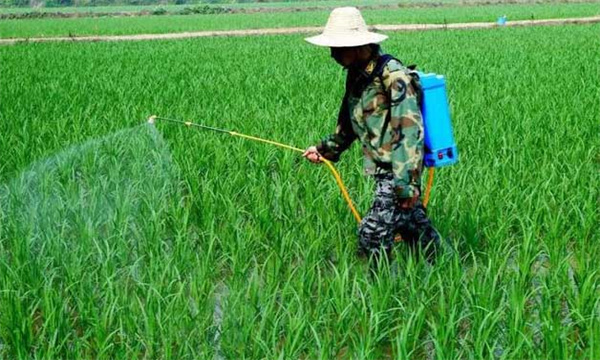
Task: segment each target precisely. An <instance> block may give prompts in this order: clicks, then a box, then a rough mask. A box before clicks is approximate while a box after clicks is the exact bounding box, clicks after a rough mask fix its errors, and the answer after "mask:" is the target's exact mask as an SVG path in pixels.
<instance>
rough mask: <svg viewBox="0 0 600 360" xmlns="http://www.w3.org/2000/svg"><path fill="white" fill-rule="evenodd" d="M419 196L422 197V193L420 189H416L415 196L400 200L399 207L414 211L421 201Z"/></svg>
mask: <svg viewBox="0 0 600 360" xmlns="http://www.w3.org/2000/svg"><path fill="white" fill-rule="evenodd" d="M419 196H421V191H419V188H415V191H414V195H413V196H412V197H409V198H403V199H398V205H399V206H400V208H401V209H412V208H413V207H415V205H416V204H417V201H419Z"/></svg>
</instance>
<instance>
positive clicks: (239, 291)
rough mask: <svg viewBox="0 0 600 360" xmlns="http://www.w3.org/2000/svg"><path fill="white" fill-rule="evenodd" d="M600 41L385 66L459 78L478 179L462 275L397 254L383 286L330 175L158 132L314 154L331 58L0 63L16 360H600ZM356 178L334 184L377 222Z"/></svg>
mask: <svg viewBox="0 0 600 360" xmlns="http://www.w3.org/2000/svg"><path fill="white" fill-rule="evenodd" d="M599 30H600V27H599V26H598V25H593V26H585V25H582V26H565V27H539V28H502V29H490V30H480V31H439V32H428V33H410V34H408V33H403V34H392V36H391V38H390V39H389V40H388V41H387V42H386V43H384V45H385V46H384V49H385V50H387V51H389V52H391V53H393V54H395V55H397V56H398V57H399V58H400V59H403V60H404V61H405V62H406V63H416V64H418V65H419V66H420V68H421V69H423V70H425V71H433V72H438V73H442V74H445V75H446V76H447V79H448V89H449V98H450V101H451V108H452V116H453V122H454V128H455V135H456V140H457V144H458V146H459V147H460V151H461V159H460V163H459V164H458V165H456V166H453V167H450V168H444V169H440V170H439V171H438V172H437V173H436V182H435V185H434V189H433V194H432V201H431V203H430V207H429V214H430V215H431V217H432V219H433V221H434V222H435V224H436V226H437V227H438V229H439V230H440V231H441V233H442V234H443V235H444V236H446V237H447V238H448V239H451V240H453V242H454V243H455V244H456V247H457V251H458V256H456V257H452V256H446V257H442V258H440V259H439V262H438V263H437V264H436V265H434V266H431V267H430V266H427V265H426V264H423V263H422V262H420V261H416V260H415V258H414V257H412V256H410V255H409V254H407V252H406V249H405V247H404V246H403V245H402V244H400V245H399V246H398V248H397V262H396V265H394V266H392V267H391V268H388V267H387V266H385V265H384V266H383V267H382V269H381V274H380V276H378V277H377V278H370V277H369V275H368V271H367V264H365V263H364V262H362V261H361V260H359V259H357V258H356V257H355V250H356V224H355V222H354V220H353V218H352V215H351V214H350V212H349V211H348V209H347V207H346V204H345V203H344V202H343V200H342V199H341V197H340V194H339V190H338V189H337V187H336V185H335V183H334V182H333V181H332V179H331V175H330V174H329V173H328V172H327V170H326V169H325V168H322V167H318V166H314V165H312V164H309V163H308V162H306V161H305V160H304V159H301V158H300V157H299V156H298V155H297V154H295V153H293V152H286V151H283V150H280V149H275V148H272V147H270V146H266V145H263V144H256V143H252V142H247V141H244V140H241V139H237V138H232V137H228V136H226V135H222V134H214V133H209V132H202V131H196V130H192V129H190V128H187V127H180V126H173V125H168V124H163V123H160V122H158V123H157V129H158V132H159V133H160V134H162V135H163V136H164V140H160V138H159V137H158V134H157V133H153V132H151V131H150V130H149V128H148V127H147V126H139V124H140V123H142V122H144V121H145V119H146V118H147V117H148V116H149V115H150V114H158V115H163V116H170V117H176V118H180V119H185V120H187V119H193V120H195V121H198V122H201V123H203V124H206V125H211V126H218V127H222V128H228V129H234V130H236V131H239V132H242V133H247V134H252V135H259V136H262V137H266V138H270V139H273V140H276V141H281V142H285V143H289V144H292V145H295V146H298V147H305V146H308V145H311V144H314V143H315V142H316V141H317V140H318V139H319V138H321V137H322V136H323V135H324V134H327V133H328V132H330V131H332V130H333V127H334V122H335V120H334V119H335V115H336V112H337V106H338V104H339V101H340V97H341V95H342V87H343V73H342V71H341V69H340V68H339V67H338V66H337V65H336V64H334V62H333V61H332V60H331V59H330V58H329V53H328V51H327V49H322V48H317V47H311V46H310V45H308V44H306V43H305V42H304V41H303V40H302V36H265V37H252V38H206V39H195V40H186V41H154V42H127V43H85V44H84V43H60V44H21V45H16V46H12V47H2V48H0V63H1V64H3V65H2V66H1V67H0V79H3V80H2V81H3V86H2V87H0V133H1V134H3V136H1V137H0V153H1V154H7V155H5V156H3V161H2V162H0V182H1V183H3V184H4V185H3V187H2V189H3V190H2V192H1V194H2V200H1V202H0V204H1V205H0V209H1V215H0V289H2V290H1V291H0V309H2V311H0V344H1V346H0V358H107V359H131V358H164V359H197V358H214V357H215V356H214V355H215V353H220V354H221V355H222V357H223V358H227V359H243V358H246V359H263V358H266V359H277V358H283V359H288V358H291V359H296V358H306V359H331V358H335V357H336V356H337V357H339V358H345V359H346V358H348V359H349V358H360V359H362V358H365V359H366V358H416V359H426V358H432V357H433V358H435V357H437V358H493V357H498V358H506V359H514V358H527V359H534V358H539V359H543V358H590V359H594V358H598V357H599V356H600V353H599V349H598V347H597V344H598V343H599V342H600V335H599V334H600V321H599V316H600V313H599V311H600V309H599V306H600V303H599V301H598V298H599V296H598V295H599V292H598V291H599V290H598V289H599V286H600V272H598V270H597V261H596V254H598V253H599V252H600V245H599V244H600V241H599V240H600V238H599V236H598V232H597V225H598V222H599V214H598V207H597V199H598V196H599V193H598V188H597V186H595V185H596V184H598V181H599V180H600V179H599V173H598V168H597V166H598V161H599V159H598V154H597V119H598V116H599V114H600V104H599V103H598V101H597V99H598V96H597V95H598V93H599V92H600V84H599V83H598V79H597V77H595V75H596V74H597V69H598V67H599V66H600V63H599V59H598V56H597V53H596V49H597V48H598V47H599V46H600V43H599V38H598V37H597V34H598V31H599ZM573 64H577V66H573ZM123 129H125V130H123ZM119 131H122V132H120V133H119ZM115 133H116V134H115ZM163 141H164V142H163ZM69 149H70V150H69ZM65 151H66V152H65ZM57 154H58V155H57ZM65 154H67V155H68V156H67V155H65ZM361 160H362V159H361V153H360V149H359V148H358V147H357V146H356V145H355V146H354V147H353V148H352V149H351V150H349V152H348V153H347V154H344V155H343V157H342V160H341V163H340V164H339V165H338V168H339V169H340V172H341V174H342V176H343V177H344V180H345V181H346V183H347V185H348V187H349V189H350V191H351V195H352V197H353V198H354V199H355V201H356V202H357V205H358V208H359V209H360V211H361V212H364V211H365V210H366V209H367V208H368V206H369V205H370V201H371V191H372V188H371V186H372V182H371V180H370V179H368V178H365V177H363V176H362V175H361V174H360V171H361ZM87 200H89V201H87ZM38 205H39V206H38ZM100 205H102V206H100ZM30 214H36V216H35V217H34V216H33V215H30ZM106 219H112V220H113V221H107V220H106ZM216 305H218V306H216ZM217 309H218V311H217Z"/></svg>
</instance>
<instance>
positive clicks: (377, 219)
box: [358, 173, 440, 261]
mask: <svg viewBox="0 0 600 360" xmlns="http://www.w3.org/2000/svg"><path fill="white" fill-rule="evenodd" d="M375 184H376V186H375V199H374V201H373V205H372V206H371V209H370V210H369V212H368V213H367V215H366V216H365V217H364V218H363V220H362V222H361V224H360V228H359V230H358V235H359V253H361V254H364V255H366V256H369V257H372V256H373V257H375V258H376V259H379V258H380V255H381V252H382V251H384V252H385V253H386V254H387V255H390V253H391V250H392V248H393V246H394V238H395V236H396V234H400V235H401V236H402V240H403V242H405V243H406V244H408V245H410V246H411V247H417V246H418V247H420V248H421V250H423V251H424V253H425V255H426V256H427V258H428V260H430V261H432V260H433V258H434V256H435V252H436V249H437V248H438V247H439V242H440V238H439V235H438V233H437V231H436V230H435V229H434V227H433V225H432V224H431V221H430V220H429V219H428V218H427V212H426V210H425V207H424V206H423V204H422V203H421V202H420V201H419V202H418V203H417V204H416V205H415V206H414V207H413V208H412V209H402V208H400V207H399V206H398V205H397V201H396V197H395V194H394V179H393V175H392V174H389V173H384V174H378V175H375Z"/></svg>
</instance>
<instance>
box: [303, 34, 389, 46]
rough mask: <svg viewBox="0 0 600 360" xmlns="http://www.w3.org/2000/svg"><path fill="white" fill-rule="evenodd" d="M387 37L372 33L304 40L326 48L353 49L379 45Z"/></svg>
mask: <svg viewBox="0 0 600 360" xmlns="http://www.w3.org/2000/svg"><path fill="white" fill-rule="evenodd" d="M387 38H388V37H387V35H382V34H377V33H374V32H370V31H367V32H363V33H359V34H352V35H347V34H335V35H327V34H321V35H317V36H312V37H308V38H305V39H304V40H306V41H308V42H309V43H311V44H313V45H317V46H327V47H353V46H362V45H367V44H379V43H380V42H382V41H383V40H385V39H387Z"/></svg>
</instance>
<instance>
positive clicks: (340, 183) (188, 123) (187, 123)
mask: <svg viewBox="0 0 600 360" xmlns="http://www.w3.org/2000/svg"><path fill="white" fill-rule="evenodd" d="M156 119H158V120H165V121H167V122H171V123H176V124H181V125H185V126H187V127H192V126H194V127H198V128H201V129H206V130H211V131H216V132H220V133H226V134H229V135H231V136H237V137H241V138H244V139H247V140H253V141H258V142H262V143H266V144H270V145H275V146H277V147H280V148H284V149H289V150H293V151H296V152H304V150H303V149H300V148H297V147H293V146H290V145H286V144H282V143H278V142H275V141H271V140H267V139H263V138H259V137H256V136H251V135H246V134H241V133H238V132H235V131H230V130H225V129H219V128H214V127H211V126H206V125H201V124H196V123H193V122H191V121H181V120H177V119H170V118H164V117H161V116H156V115H152V116H151V117H150V118H149V119H148V123H150V124H154V122H155V120H156ZM321 162H322V163H323V164H325V165H326V166H327V168H328V169H329V170H330V171H331V173H332V174H333V177H334V178H335V181H336V183H337V184H338V186H339V188H340V190H341V192H342V196H343V197H344V200H346V203H347V204H348V207H349V208H350V211H351V212H352V215H353V216H354V218H355V219H356V221H357V222H358V223H360V222H361V217H360V214H359V213H358V211H357V210H356V208H355V207H354V203H353V202H352V199H351V198H350V195H349V194H348V190H346V186H344V183H343V181H342V178H341V176H340V174H339V173H338V172H337V170H336V169H335V167H334V166H333V164H332V163H331V161H329V160H327V159H324V158H321ZM429 180H430V181H429V182H428V184H427V189H426V191H425V199H424V202H423V205H424V206H427V202H428V201H429V191H430V189H431V184H432V181H433V168H432V169H430V171H429ZM397 241H398V240H397Z"/></svg>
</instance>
